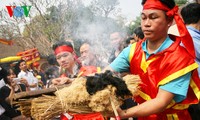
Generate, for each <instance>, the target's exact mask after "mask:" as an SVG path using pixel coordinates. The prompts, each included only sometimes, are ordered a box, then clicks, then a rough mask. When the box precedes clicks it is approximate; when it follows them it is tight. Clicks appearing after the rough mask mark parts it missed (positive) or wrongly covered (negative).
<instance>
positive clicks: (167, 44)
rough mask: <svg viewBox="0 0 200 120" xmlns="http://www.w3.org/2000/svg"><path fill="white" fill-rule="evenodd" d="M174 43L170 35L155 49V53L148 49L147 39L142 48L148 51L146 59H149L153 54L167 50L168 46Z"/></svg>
mask: <svg viewBox="0 0 200 120" xmlns="http://www.w3.org/2000/svg"><path fill="white" fill-rule="evenodd" d="M172 43H173V41H172V40H171V39H170V38H169V36H167V38H166V39H165V41H164V42H163V43H162V44H161V46H160V47H159V48H158V49H157V50H155V51H154V52H153V53H151V54H149V52H148V50H147V40H145V41H144V42H143V43H142V50H143V51H144V52H145V53H146V59H148V58H149V57H150V56H151V55H153V54H156V53H158V52H161V51H163V50H165V49H166V48H168V47H169V46H170V45H171V44H172Z"/></svg>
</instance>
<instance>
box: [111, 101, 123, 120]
mask: <svg viewBox="0 0 200 120" xmlns="http://www.w3.org/2000/svg"><path fill="white" fill-rule="evenodd" d="M110 103H111V106H112V109H113V111H114V114H115V118H116V120H121V119H120V117H119V114H118V112H117V109H116V107H115V104H114V102H113V101H112V98H111V97H110Z"/></svg>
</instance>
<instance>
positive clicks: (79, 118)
mask: <svg viewBox="0 0 200 120" xmlns="http://www.w3.org/2000/svg"><path fill="white" fill-rule="evenodd" d="M73 120H104V118H103V116H102V115H101V114H100V113H90V114H75V115H74V118H73Z"/></svg>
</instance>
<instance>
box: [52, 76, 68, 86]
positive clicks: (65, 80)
mask: <svg viewBox="0 0 200 120" xmlns="http://www.w3.org/2000/svg"><path fill="white" fill-rule="evenodd" d="M51 82H52V84H53V85H63V84H68V83H71V82H72V80H71V79H70V78H68V77H59V78H55V79H52V81H51Z"/></svg>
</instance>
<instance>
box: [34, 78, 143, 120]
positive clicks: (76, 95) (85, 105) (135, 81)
mask: <svg viewBox="0 0 200 120" xmlns="http://www.w3.org/2000/svg"><path fill="white" fill-rule="evenodd" d="M112 78H114V79H115V78H116V77H113V76H112V77H111V78H110V76H109V77H107V79H112ZM92 79H93V78H92ZM114 79H113V80H114ZM124 80H125V82H124V81H123V82H124V84H125V83H126V84H125V85H126V86H127V87H126V89H127V88H128V89H127V90H129V93H130V94H128V92H127V91H126V89H124V86H122V85H121V84H119V85H118V86H115V85H114V84H115V83H114V84H113V85H112V84H110V83H109V84H108V85H106V86H105V85H104V83H102V84H103V86H104V87H100V88H95V87H99V86H101V85H100V84H96V83H94V84H96V86H93V87H90V88H91V89H92V90H89V89H90V88H88V78H86V77H80V78H77V79H75V81H74V82H73V83H72V84H71V85H70V86H69V87H65V88H63V89H60V90H58V91H56V92H55V95H56V96H42V97H38V98H35V99H33V100H32V102H31V116H32V117H33V118H34V119H37V120H48V119H51V118H53V117H54V116H58V115H60V114H61V113H63V112H71V113H92V112H101V113H102V114H103V115H106V114H109V113H112V112H113V109H112V106H111V103H110V98H112V102H113V103H114V105H115V106H116V107H119V106H120V105H122V104H123V100H124V99H126V98H130V97H132V96H133V95H135V94H136V93H137V90H138V85H139V83H140V78H139V77H137V76H134V75H128V76H126V77H124ZM111 81H112V80H111ZM117 81H118V80H114V82H117ZM92 82H96V80H94V81H92ZM100 82H101V81H100ZM94 84H93V83H92V85H94ZM86 86H87V87H86ZM120 87H121V88H120ZM94 89H97V90H96V91H95V92H94ZM99 89H100V90H99ZM119 89H122V90H121V93H123V94H124V95H122V94H121V93H120V92H118V91H120V90H119ZM88 91H90V92H88ZM91 91H93V92H94V93H92V92H91Z"/></svg>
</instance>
